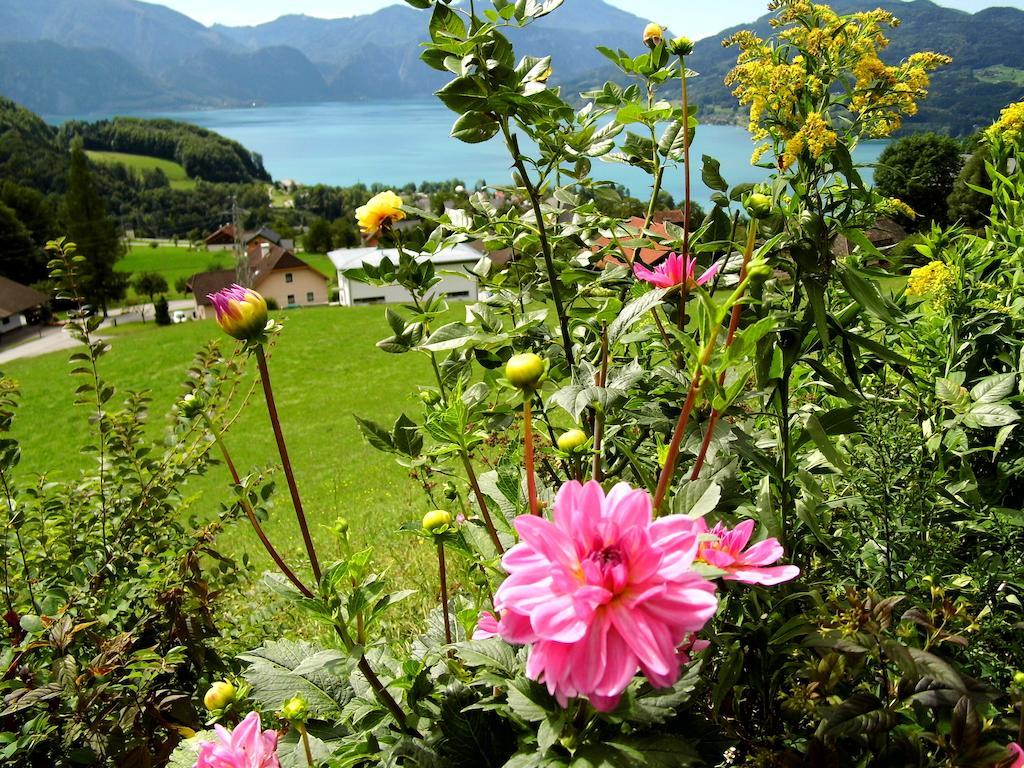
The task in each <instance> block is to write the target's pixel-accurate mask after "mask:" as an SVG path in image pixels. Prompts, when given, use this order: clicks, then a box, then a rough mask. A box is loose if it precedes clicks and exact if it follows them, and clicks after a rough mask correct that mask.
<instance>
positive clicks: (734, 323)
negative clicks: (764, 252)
mask: <svg viewBox="0 0 1024 768" xmlns="http://www.w3.org/2000/svg"><path fill="white" fill-rule="evenodd" d="M756 239H757V225H756V219H751V221H750V226H749V229H748V231H747V247H746V249H745V250H744V251H743V265H742V266H741V267H740V282H743V281H744V280H746V278H747V265H748V264H749V263H750V259H751V257H752V256H753V255H754V242H755V241H756ZM742 314H743V305H742V304H735V305H733V308H732V317H731V318H730V319H729V333H728V335H727V336H726V337H725V348H726V349H728V348H729V347H731V346H732V341H733V339H734V338H735V337H736V331H737V330H738V329H739V327H740V316H741V315H742ZM724 383H725V371H722V373H721V375H720V376H719V377H718V384H719V386H721V385H722V384H724ZM721 417H722V414H721V413H719V411H718V410H717V409H715V410H713V411H712V412H711V418H709V419H708V425H707V427H706V428H705V431H704V442H702V443H701V445H700V453H698V454H697V461H696V462H695V463H694V465H693V471H692V472H691V473H690V480H691V481H693V480H696V479H697V478H698V477H700V471H701V469H702V468H703V466H704V459H705V458H706V457H707V454H708V448H709V447H710V446H711V439H712V437H713V436H714V434H715V427H716V426H718V420H719V419H720V418H721Z"/></svg>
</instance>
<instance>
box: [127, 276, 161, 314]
mask: <svg viewBox="0 0 1024 768" xmlns="http://www.w3.org/2000/svg"><path fill="white" fill-rule="evenodd" d="M132 285H133V286H134V287H135V292H136V293H138V294H141V295H143V296H149V303H150V304H153V305H155V304H156V298H155V297H156V295H157V294H158V293H166V292H167V280H166V279H165V278H164V276H163V275H161V274H159V273H158V272H140V273H139V274H138V275H136V276H135V280H134V281H132ZM142 322H146V310H145V309H143V310H142Z"/></svg>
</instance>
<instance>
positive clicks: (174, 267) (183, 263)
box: [115, 245, 232, 304]
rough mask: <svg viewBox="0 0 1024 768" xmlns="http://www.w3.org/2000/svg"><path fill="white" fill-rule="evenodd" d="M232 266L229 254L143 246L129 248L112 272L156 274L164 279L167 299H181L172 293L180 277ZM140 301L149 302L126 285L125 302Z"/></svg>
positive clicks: (184, 247)
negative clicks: (166, 287) (167, 289)
mask: <svg viewBox="0 0 1024 768" xmlns="http://www.w3.org/2000/svg"><path fill="white" fill-rule="evenodd" d="M231 264H232V256H231V253H230V251H204V250H195V249H190V248H188V247H187V246H173V245H161V246H158V247H156V248H150V247H149V246H148V245H144V246H133V247H132V248H130V249H129V250H128V253H127V254H126V255H125V257H124V258H123V259H121V260H120V261H118V262H117V265H116V267H115V269H116V270H117V271H118V272H129V273H131V274H132V275H135V274H138V273H140V272H157V273H159V274H161V275H163V276H164V279H165V280H167V286H168V288H169V291H168V293H167V298H168V299H180V298H182V296H181V295H180V294H178V293H175V291H174V284H175V283H176V282H177V281H178V280H179V279H180V278H182V277H192V275H194V274H196V273H197V272H206V271H209V270H214V269H229V268H230V267H231ZM139 301H149V297H148V296H138V295H137V294H136V293H135V289H134V288H133V287H131V286H129V288H128V296H127V299H126V303H128V304H135V303H138V302H139Z"/></svg>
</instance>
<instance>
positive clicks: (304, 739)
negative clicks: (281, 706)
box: [295, 723, 316, 768]
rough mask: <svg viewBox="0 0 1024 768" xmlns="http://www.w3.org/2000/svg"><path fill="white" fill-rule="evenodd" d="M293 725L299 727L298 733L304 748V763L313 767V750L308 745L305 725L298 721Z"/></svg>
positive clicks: (314, 764)
mask: <svg viewBox="0 0 1024 768" xmlns="http://www.w3.org/2000/svg"><path fill="white" fill-rule="evenodd" d="M295 727H296V728H298V729H299V734H300V735H301V736H302V747H303V749H305V750H306V764H307V765H308V766H309V768H315V766H316V763H314V762H313V750H312V749H310V747H309V734H308V733H306V726H305V725H303V724H302V723H298V724H296V726H295Z"/></svg>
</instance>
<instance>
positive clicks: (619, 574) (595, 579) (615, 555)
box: [583, 546, 629, 593]
mask: <svg viewBox="0 0 1024 768" xmlns="http://www.w3.org/2000/svg"><path fill="white" fill-rule="evenodd" d="M583 572H584V575H585V578H586V580H587V581H588V582H589V583H591V584H595V585H599V586H602V587H604V588H605V589H607V590H609V591H611V592H613V593H618V592H619V591H620V590H621V589H622V588H623V587H624V586H625V584H626V581H627V580H628V576H629V569H628V567H627V565H626V558H625V557H624V556H623V554H622V550H620V549H619V548H618V547H616V546H611V547H605V548H604V549H598V550H594V551H593V552H591V553H590V554H589V555H587V557H586V558H585V559H584V561H583Z"/></svg>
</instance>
